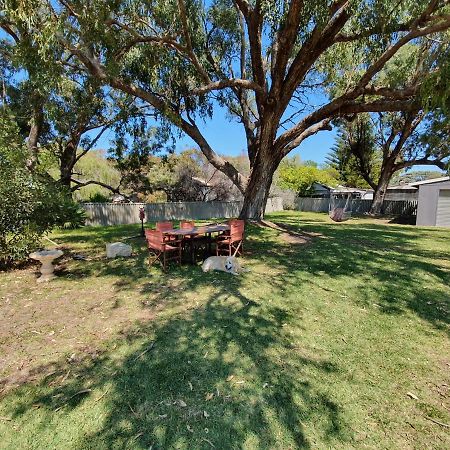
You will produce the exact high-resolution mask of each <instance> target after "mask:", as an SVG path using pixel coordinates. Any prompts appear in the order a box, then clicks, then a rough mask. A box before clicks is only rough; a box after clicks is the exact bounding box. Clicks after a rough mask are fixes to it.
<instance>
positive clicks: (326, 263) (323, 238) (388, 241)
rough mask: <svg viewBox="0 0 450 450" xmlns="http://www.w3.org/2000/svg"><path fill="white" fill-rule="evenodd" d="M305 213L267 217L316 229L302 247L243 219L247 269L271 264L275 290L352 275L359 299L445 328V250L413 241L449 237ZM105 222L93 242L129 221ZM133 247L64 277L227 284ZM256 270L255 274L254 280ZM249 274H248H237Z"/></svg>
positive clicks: (134, 283)
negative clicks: (127, 255)
mask: <svg viewBox="0 0 450 450" xmlns="http://www.w3.org/2000/svg"><path fill="white" fill-rule="evenodd" d="M306 219H307V221H308V222H306V223H305V222H303V221H302V220H301V216H299V215H289V214H286V213H283V214H272V215H271V216H270V220H272V221H276V222H277V223H282V224H284V225H285V226H287V227H288V228H289V229H291V230H294V231H296V232H299V233H306V234H308V235H309V234H311V233H314V234H318V235H319V236H318V237H316V238H313V239H312V241H310V242H309V243H308V245H295V244H287V243H285V242H284V243H283V242H282V241H281V240H280V239H278V238H277V236H279V235H280V232H278V231H276V230H272V229H270V228H264V227H263V228H261V227H257V226H253V225H251V224H249V225H247V229H246V235H247V238H246V245H245V248H246V256H245V258H244V260H243V261H244V264H248V265H249V267H250V268H252V266H255V265H259V264H265V265H266V266H269V267H271V268H272V269H274V270H275V271H276V272H277V273H276V275H274V277H273V285H275V286H278V287H279V288H280V289H282V288H284V287H286V286H296V285H298V283H299V280H301V281H302V282H306V283H315V284H317V285H319V286H320V285H321V280H323V279H332V280H334V281H339V280H345V279H346V277H353V278H355V279H358V280H361V283H360V285H359V288H358V297H359V298H366V304H368V305H372V304H373V303H374V302H375V301H376V302H377V303H378V304H379V306H380V308H381V310H382V311H384V312H386V313H389V314H402V313H404V312H406V311H408V310H409V311H411V312H414V313H416V314H417V315H419V316H420V317H421V318H423V319H424V320H427V321H429V322H430V323H432V324H433V325H434V326H436V327H437V328H439V329H446V330H448V324H449V323H450V317H449V310H450V305H449V299H448V295H447V294H446V292H445V287H446V286H448V285H449V284H450V272H449V270H448V268H445V267H443V266H441V265H439V264H437V263H436V261H437V260H439V259H440V260H442V261H448V252H447V251H446V249H443V250H433V249H427V248H424V247H423V246H418V245H417V244H418V242H419V240H420V239H422V238H426V239H431V240H432V241H433V243H434V244H439V243H442V244H443V246H444V245H446V244H447V241H448V236H445V235H444V234H443V233H442V232H439V231H436V232H435V231H434V230H429V229H425V230H424V229H420V228H415V227H408V226H393V225H391V226H386V225H379V224H374V223H370V222H363V223H358V222H357V221H348V222H346V223H343V224H335V223H331V222H330V223H329V222H328V219H327V217H326V216H325V215H324V219H323V220H322V222H320V219H315V220H316V221H315V222H314V223H309V219H308V218H306ZM109 228H111V227H109ZM112 228H113V229H107V230H106V231H103V230H99V232H101V236H100V237H98V238H95V239H99V242H100V241H101V239H104V237H105V236H107V237H108V239H110V238H112V237H114V236H116V237H118V236H119V235H120V234H121V233H125V232H126V233H128V234H130V232H131V231H130V230H131V228H130V226H125V227H112ZM134 228H135V227H134ZM134 228H133V229H134ZM84 231H85V230H83V233H84ZM94 231H95V230H94ZM95 242H97V241H95ZM134 248H135V249H136V250H137V256H136V257H134V258H131V259H118V260H112V261H107V260H99V261H91V262H90V263H89V264H85V263H79V264H77V265H73V266H72V268H71V269H70V271H69V272H68V273H67V274H66V275H67V276H68V277H73V278H77V277H80V278H81V277H89V276H101V277H120V280H116V281H114V282H113V283H114V286H115V287H116V289H117V290H136V289H138V290H139V291H140V292H141V293H155V292H158V291H163V292H164V297H166V298H167V297H168V296H170V291H171V290H172V289H175V290H176V289H177V286H181V289H185V290H195V289H202V288H208V286H209V285H210V284H211V282H215V281H217V282H219V283H227V282H228V281H226V280H227V279H228V280H229V277H228V275H225V276H224V277H222V278H221V276H219V275H212V274H203V273H202V272H201V269H200V268H199V267H198V266H182V267H173V268H171V269H170V272H169V273H168V274H163V273H162V272H161V271H160V269H159V268H158V267H155V268H152V269H151V270H149V268H148V265H147V251H146V248H145V243H144V241H140V240H139V239H137V240H135V241H134ZM430 259H431V260H432V261H430ZM263 270H264V269H263ZM263 275H264V274H263V273H262V274H259V275H258V274H257V273H254V276H255V277H256V278H257V277H258V276H263ZM248 276H250V277H251V276H253V275H245V276H244V277H248ZM218 277H219V278H218ZM427 280H428V281H427ZM231 283H232V284H234V285H235V286H239V285H240V280H239V279H233V280H232V281H231ZM322 284H323V283H322ZM344 285H345V283H344Z"/></svg>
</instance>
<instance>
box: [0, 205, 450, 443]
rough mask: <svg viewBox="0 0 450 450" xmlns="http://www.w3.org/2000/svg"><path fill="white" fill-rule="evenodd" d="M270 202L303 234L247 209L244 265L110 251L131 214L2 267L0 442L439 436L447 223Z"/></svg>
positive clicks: (449, 276)
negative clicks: (49, 264)
mask: <svg viewBox="0 0 450 450" xmlns="http://www.w3.org/2000/svg"><path fill="white" fill-rule="evenodd" d="M269 219H270V220H272V221H274V222H277V223H284V224H285V225H286V226H287V227H289V228H291V229H293V230H295V231H298V232H302V233H305V234H306V235H308V236H311V237H312V238H311V240H310V241H309V242H308V243H306V244H302V243H296V242H295V240H293V239H287V238H286V235H285V234H283V233H282V232H280V231H276V230H274V229H271V228H258V227H255V226H248V227H247V236H248V238H247V241H246V252H247V253H246V255H245V257H244V262H245V265H246V266H247V267H248V268H250V269H251V272H247V273H245V274H243V275H241V276H239V277H233V276H231V275H228V274H225V273H219V272H214V273H208V274H203V273H202V272H201V269H200V267H194V266H181V267H179V268H178V267H174V268H172V269H171V270H170V272H169V273H168V274H163V273H162V272H161V270H160V268H159V267H158V266H155V267H153V268H151V269H149V268H148V266H147V264H146V261H147V259H146V257H147V254H146V250H145V246H144V245H143V243H142V242H141V241H140V239H132V240H130V242H131V243H132V245H133V248H134V250H135V251H136V253H137V254H136V256H135V257H133V258H130V259H116V260H106V259H105V258H104V256H103V255H104V245H105V243H106V242H108V241H109V242H111V241H114V240H117V239H122V238H124V237H125V236H133V235H136V234H137V233H138V230H139V227H138V226H120V227H107V228H84V229H81V230H73V231H65V232H57V233H55V234H54V235H52V239H54V240H55V241H56V242H57V243H59V244H61V245H62V246H64V247H65V248H66V255H65V257H63V258H62V260H61V264H60V267H59V278H58V279H56V280H54V281H53V282H52V283H49V284H48V285H38V284H36V283H35V273H34V272H35V267H32V268H28V269H23V270H17V271H14V272H9V273H0V448H1V449H51V448H58V449H124V448H130V449H148V448H152V449H172V448H176V449H296V448H311V449H329V448H332V449H352V448H355V449H360V448H377V449H388V448H389V449H391V448H402V449H403V448H417V449H425V448H434V449H435V448H442V449H448V448H450V433H449V431H450V429H449V428H448V425H449V424H450V402H449V394H450V391H449V386H450V376H449V374H450V351H449V350H450V346H449V308H450V306H449V299H450V287H449V285H450V257H449V255H450V230H444V229H436V228H416V227H412V226H401V225H390V224H387V222H386V221H379V220H378V221H377V220H372V219H353V220H351V221H348V222H345V223H341V224H336V223H332V222H331V221H330V220H329V219H328V217H327V216H326V215H324V214H314V213H293V212H285V213H281V214H272V215H270V216H269ZM76 253H82V254H84V255H86V256H87V257H88V260H86V261H77V260H74V259H73V258H71V256H70V255H71V254H76ZM446 425H447V426H446Z"/></svg>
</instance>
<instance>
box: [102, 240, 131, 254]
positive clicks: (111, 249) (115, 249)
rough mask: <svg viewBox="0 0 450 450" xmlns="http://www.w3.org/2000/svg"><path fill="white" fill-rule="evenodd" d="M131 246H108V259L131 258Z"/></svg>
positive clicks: (118, 244)
mask: <svg viewBox="0 0 450 450" xmlns="http://www.w3.org/2000/svg"><path fill="white" fill-rule="evenodd" d="M131 251H132V249H131V245H128V244H123V243H122V242H113V243H111V244H106V256H107V258H116V257H117V256H125V257H128V256H131Z"/></svg>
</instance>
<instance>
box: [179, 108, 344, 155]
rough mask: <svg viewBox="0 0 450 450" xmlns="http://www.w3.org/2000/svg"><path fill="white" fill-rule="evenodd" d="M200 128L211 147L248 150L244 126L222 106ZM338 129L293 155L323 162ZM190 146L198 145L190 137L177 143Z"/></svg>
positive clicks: (235, 151) (238, 151) (234, 151)
mask: <svg viewBox="0 0 450 450" xmlns="http://www.w3.org/2000/svg"><path fill="white" fill-rule="evenodd" d="M198 126H199V128H200V129H201V131H202V133H203V134H204V136H205V137H206V139H207V141H208V142H209V143H210V145H211V147H212V148H213V149H214V150H215V151H216V152H218V153H220V154H223V155H231V156H236V155H239V154H241V153H242V152H243V151H244V152H246V142H245V133H244V127H243V126H242V124H240V123H238V122H236V121H230V120H229V119H228V118H227V117H226V116H225V114H224V112H223V110H222V109H220V108H215V110H214V116H213V118H212V120H209V121H207V122H206V123H199V124H198ZM335 136H336V131H335V130H333V131H331V132H330V131H321V132H319V133H318V134H316V135H314V136H311V137H310V138H308V139H306V140H305V141H304V142H303V143H302V144H301V146H300V147H299V148H297V149H295V150H294V151H293V152H292V153H291V155H297V154H298V155H300V158H301V160H303V161H305V160H309V159H311V160H313V161H316V162H318V163H323V162H324V161H325V157H326V156H327V154H328V153H329V152H330V150H331V147H332V146H333V144H334V139H335ZM188 147H197V145H196V144H195V143H194V141H192V140H191V139H190V138H189V137H187V136H186V137H184V138H183V139H181V140H179V141H178V143H177V151H181V150H184V149H185V148H188Z"/></svg>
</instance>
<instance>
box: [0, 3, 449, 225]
mask: <svg viewBox="0 0 450 450" xmlns="http://www.w3.org/2000/svg"><path fill="white" fill-rule="evenodd" d="M5 3H6V4H7V8H6V9H5V13H4V16H3V17H2V21H3V22H4V23H5V24H6V25H7V26H9V23H14V20H13V18H14V17H20V18H22V20H24V21H25V22H26V24H27V26H28V27H29V29H30V30H31V31H30V33H31V34H32V35H33V39H37V40H40V41H42V42H43V43H51V44H52V45H53V44H54V43H55V42H57V43H58V44H59V45H61V47H62V48H63V49H64V51H65V52H66V53H67V54H69V55H72V56H74V57H76V58H77V60H78V61H79V62H80V63H81V64H82V65H83V66H84V68H85V70H86V71H87V72H88V73H89V74H90V75H91V76H93V77H95V78H96V79H98V80H100V81H101V82H102V83H104V84H105V85H109V86H111V87H113V88H115V89H117V90H120V91H123V92H125V93H127V94H129V95H132V96H135V97H138V98H140V99H141V100H143V101H144V102H147V103H148V104H149V105H151V106H152V107H153V108H154V109H155V111H156V112H157V113H158V115H159V120H160V121H167V122H169V123H170V124H171V126H173V127H174V128H178V129H179V130H181V131H182V132H184V133H185V134H187V135H188V136H189V137H190V138H191V139H193V140H194V141H195V142H196V144H197V145H198V146H199V148H200V149H201V151H202V152H203V153H204V154H205V156H206V157H207V158H208V160H209V161H210V163H211V164H212V165H213V166H214V167H216V168H217V169H218V170H220V171H222V172H223V173H225V174H226V175H227V176H229V177H230V179H231V180H232V181H233V182H234V183H235V185H236V186H237V187H238V188H239V189H240V191H241V192H242V193H243V194H244V206H243V209H242V211H241V216H242V217H244V218H252V219H261V218H262V217H263V214H264V206H265V204H266V200H267V197H268V193H269V188H270V185H271V182H272V177H273V174H274V172H275V170H276V169H277V167H278V165H279V164H280V162H281V160H282V159H283V158H284V157H285V156H286V155H288V154H289V152H291V151H292V150H293V149H295V148H296V147H298V146H299V145H301V143H302V142H303V141H304V140H305V139H307V138H308V137H310V136H311V135H313V134H315V133H317V132H319V131H321V130H324V129H330V126H331V125H330V124H331V122H332V120H333V119H335V118H338V117H345V116H349V115H353V114H356V113H360V112H377V111H399V110H401V111H407V110H409V109H410V108H413V109H414V108H417V105H416V98H417V95H418V92H419V90H420V89H421V85H422V83H423V81H424V78H426V77H425V74H424V73H422V76H420V77H417V76H414V75H410V74H411V72H409V71H407V72H406V73H405V76H404V77H403V78H401V77H400V78H398V79H396V80H395V82H391V80H390V79H389V78H386V77H385V76H383V70H384V68H385V66H386V64H388V63H389V62H393V61H395V59H396V57H397V54H398V52H399V51H400V50H401V49H402V48H403V47H404V46H405V45H407V44H408V45H413V46H416V47H417V48H419V47H421V46H423V43H424V42H425V41H426V40H428V39H432V40H437V41H439V38H440V34H442V33H445V31H446V30H447V29H448V28H449V26H450V10H449V6H448V1H447V0H427V1H424V0H404V1H399V2H392V1H391V0H378V1H372V0H321V1H317V0H314V1H313V0H292V1H290V2H287V1H285V2H281V1H274V0H252V1H248V0H235V1H231V0H215V1H211V2H207V3H206V4H205V3H203V2H200V1H198V0H142V1H126V0H115V1H111V2H105V1H103V0H90V1H86V0H84V1H82V0H58V1H54V2H49V1H39V0H28V1H23V2H22V1H21V2H18V1H13V0H9V1H8V0H5ZM423 48H424V50H426V49H427V48H429V47H427V46H423ZM414 55H415V56H414ZM418 55H420V52H412V55H411V58H412V59H411V61H410V63H411V64H412V65H413V66H414V67H415V66H417V65H418V64H417V61H415V60H414V58H418V57H419V56H418ZM413 56H414V57H413ZM434 69H436V70H438V68H433V70H434ZM406 75H408V76H406ZM217 105H220V106H221V107H224V108H226V109H227V111H228V113H229V114H230V115H231V116H232V117H235V118H236V119H237V120H238V121H239V122H241V123H242V126H243V128H244V130H245V136H246V140H247V151H248V157H249V161H250V168H251V170H250V174H249V176H248V177H245V176H244V175H242V174H241V173H239V171H238V170H237V169H236V168H235V167H234V166H233V165H232V164H231V163H230V162H229V161H227V160H226V159H224V158H223V157H221V156H220V155H219V154H218V153H217V152H216V151H214V149H213V148H212V147H211V145H210V143H209V142H208V141H207V139H206V138H205V136H204V135H203V134H202V132H201V125H200V123H201V122H202V121H203V120H208V119H210V118H211V116H212V115H213V111H214V108H215V107H217Z"/></svg>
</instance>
